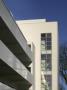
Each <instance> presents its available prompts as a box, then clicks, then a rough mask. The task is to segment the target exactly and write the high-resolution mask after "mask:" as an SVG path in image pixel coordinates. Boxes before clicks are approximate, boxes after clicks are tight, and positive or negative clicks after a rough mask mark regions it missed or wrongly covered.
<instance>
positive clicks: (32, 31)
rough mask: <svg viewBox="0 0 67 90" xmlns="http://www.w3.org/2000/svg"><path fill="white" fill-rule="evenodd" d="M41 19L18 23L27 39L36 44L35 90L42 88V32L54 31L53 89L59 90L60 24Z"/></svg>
mask: <svg viewBox="0 0 67 90" xmlns="http://www.w3.org/2000/svg"><path fill="white" fill-rule="evenodd" d="M40 21H41V20H40ZM40 21H39V22H36V20H35V23H34V22H32V23H31V22H28V21H27V20H26V22H25V20H24V21H23V20H21V21H17V23H18V26H19V27H20V29H21V31H22V33H23V34H24V36H25V38H26V39H27V41H30V42H33V44H34V46H35V90H41V33H52V90H58V25H57V22H45V21H44V22H42V21H41V22H40Z"/></svg>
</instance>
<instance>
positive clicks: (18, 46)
mask: <svg viewBox="0 0 67 90" xmlns="http://www.w3.org/2000/svg"><path fill="white" fill-rule="evenodd" d="M31 63H32V52H31V50H30V48H29V47H28V45H27V41H26V39H25V37H24V36H23V34H22V33H21V31H20V29H19V27H18V26H17V24H16V23H15V21H14V19H13V17H12V16H11V13H10V12H9V10H8V9H7V8H6V6H5V4H4V2H3V1H2V0H0V72H1V73H0V82H2V83H3V84H6V85H8V86H10V87H11V88H14V89H16V90H22V89H24V90H28V88H29V87H30V86H31V85H32V75H31V73H30V72H29V71H28V66H29V65H30V64H31Z"/></svg>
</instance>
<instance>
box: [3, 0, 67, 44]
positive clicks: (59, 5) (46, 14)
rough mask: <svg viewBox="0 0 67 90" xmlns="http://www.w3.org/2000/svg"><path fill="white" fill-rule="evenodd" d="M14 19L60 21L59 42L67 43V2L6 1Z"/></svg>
mask: <svg viewBox="0 0 67 90" xmlns="http://www.w3.org/2000/svg"><path fill="white" fill-rule="evenodd" d="M5 2H6V5H7V6H8V7H9V9H10V10H11V11H12V13H13V15H14V18H15V19H16V20H19V19H22V20H23V19H43V18H46V19H47V21H58V24H59V41H60V43H64V42H67V39H66V38H67V0H5Z"/></svg>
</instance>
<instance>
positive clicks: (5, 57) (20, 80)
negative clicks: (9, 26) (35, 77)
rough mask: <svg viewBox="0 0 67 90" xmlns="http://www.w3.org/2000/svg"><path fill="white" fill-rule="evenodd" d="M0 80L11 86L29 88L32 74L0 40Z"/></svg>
mask: <svg viewBox="0 0 67 90" xmlns="http://www.w3.org/2000/svg"><path fill="white" fill-rule="evenodd" d="M0 82H2V83H4V84H6V85H8V86H10V87H12V88H15V89H17V88H19V90H21V89H22V88H29V87H30V86H31V85H32V75H31V73H30V72H29V71H28V70H27V69H26V67H25V66H24V65H23V64H22V63H21V62H20V61H19V59H17V57H16V56H15V55H13V53H12V52H11V51H10V50H9V49H8V48H7V47H6V46H5V45H4V44H3V42H2V41H1V40H0Z"/></svg>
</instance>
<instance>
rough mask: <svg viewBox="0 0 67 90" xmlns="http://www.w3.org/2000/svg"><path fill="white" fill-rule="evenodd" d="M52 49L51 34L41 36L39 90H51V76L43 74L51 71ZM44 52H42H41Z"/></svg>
mask: <svg viewBox="0 0 67 90" xmlns="http://www.w3.org/2000/svg"><path fill="white" fill-rule="evenodd" d="M51 49H52V38H51V33H42V34H41V90H52V78H51V77H52V76H51V75H49V74H45V73H44V72H48V71H51V70H52V62H51V61H52V54H51V53H48V52H49V50H51ZM43 51H44V52H43Z"/></svg>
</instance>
